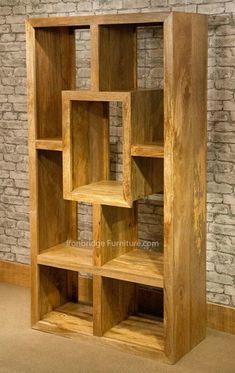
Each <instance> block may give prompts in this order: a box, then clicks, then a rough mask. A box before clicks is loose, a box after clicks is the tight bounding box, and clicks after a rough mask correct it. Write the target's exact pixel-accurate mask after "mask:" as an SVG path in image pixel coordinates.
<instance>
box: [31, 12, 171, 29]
mask: <svg viewBox="0 0 235 373" xmlns="http://www.w3.org/2000/svg"><path fill="white" fill-rule="evenodd" d="M168 14H169V13H168V12H151V13H142V14H140V13H132V14H118V15H115V14H107V15H98V16H73V17H49V18H29V20H28V22H29V23H30V25H32V26H33V27H58V26H72V27H81V28H89V26H90V25H93V24H95V25H99V24H100V25H111V24H114V25H115V24H123V23H126V24H137V25H143V24H152V23H163V22H164V20H165V19H166V17H167V16H168Z"/></svg>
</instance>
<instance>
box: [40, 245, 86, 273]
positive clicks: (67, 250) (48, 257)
mask: <svg viewBox="0 0 235 373" xmlns="http://www.w3.org/2000/svg"><path fill="white" fill-rule="evenodd" d="M37 262H38V264H42V265H47V266H50V267H56V268H63V269H68V270H71V271H81V272H82V271H85V272H86V271H88V272H92V250H90V249H89V248H80V247H71V246H68V245H66V242H65V243H61V244H59V245H56V246H54V247H51V248H50V249H47V250H44V251H43V252H42V253H40V254H39V255H38V256H37Z"/></svg>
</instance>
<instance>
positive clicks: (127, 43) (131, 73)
mask: <svg viewBox="0 0 235 373" xmlns="http://www.w3.org/2000/svg"><path fill="white" fill-rule="evenodd" d="M98 32H99V39H98V40H99V43H98V45H97V46H96V47H97V48H98V58H99V62H98V64H99V69H98V77H99V82H98V85H99V90H100V91H124V90H132V89H135V88H136V75H137V72H136V27H134V26H132V25H116V26H99V28H98ZM127 51H128V53H127Z"/></svg>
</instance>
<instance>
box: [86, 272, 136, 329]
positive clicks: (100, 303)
mask: <svg viewBox="0 0 235 373" xmlns="http://www.w3.org/2000/svg"><path fill="white" fill-rule="evenodd" d="M93 284H94V289H93V299H94V304H93V309H94V314H93V316H94V335H97V336H102V335H103V334H104V333H105V332H106V331H107V330H109V329H110V328H112V327H113V326H115V325H116V324H118V323H119V322H121V321H122V320H124V319H126V318H127V317H128V316H129V315H131V314H132V313H134V312H135V310H136V303H135V298H136V286H135V284H133V283H131V282H123V281H119V280H113V279H109V278H105V277H101V276H94V277H93Z"/></svg>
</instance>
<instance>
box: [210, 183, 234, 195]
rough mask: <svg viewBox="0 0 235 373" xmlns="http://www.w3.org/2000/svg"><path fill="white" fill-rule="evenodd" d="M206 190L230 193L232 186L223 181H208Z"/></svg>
mask: <svg viewBox="0 0 235 373" xmlns="http://www.w3.org/2000/svg"><path fill="white" fill-rule="evenodd" d="M207 188H208V192H209V193H232V191H233V188H232V186H231V185H228V184H224V183H220V184H218V183H215V182H209V183H208V184H207Z"/></svg>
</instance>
